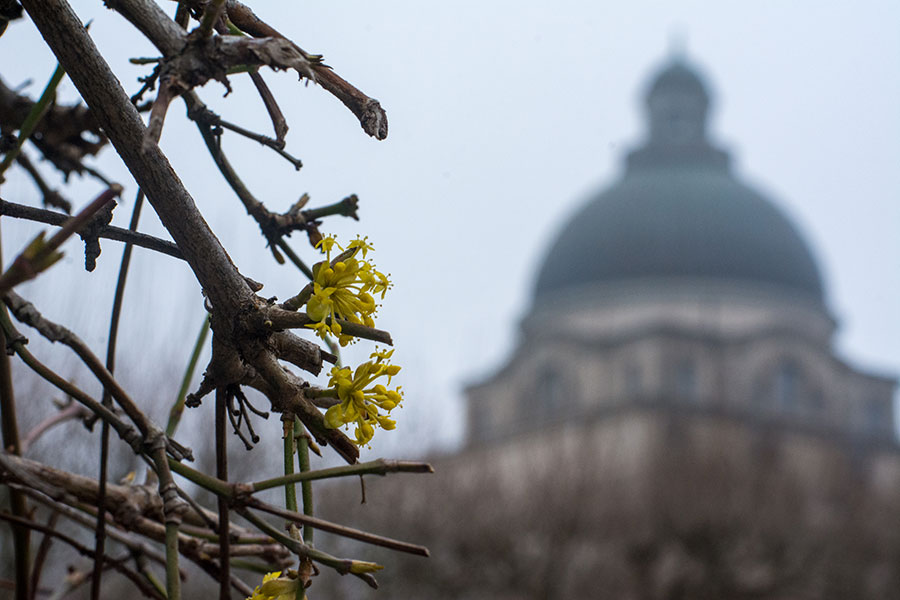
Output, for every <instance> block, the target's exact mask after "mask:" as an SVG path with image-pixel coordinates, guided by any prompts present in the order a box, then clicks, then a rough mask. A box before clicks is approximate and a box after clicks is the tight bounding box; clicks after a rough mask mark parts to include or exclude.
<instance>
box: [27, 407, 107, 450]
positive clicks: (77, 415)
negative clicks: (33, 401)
mask: <svg viewBox="0 0 900 600" xmlns="http://www.w3.org/2000/svg"><path fill="white" fill-rule="evenodd" d="M90 416H91V413H90V411H89V410H87V409H86V408H85V407H84V406H82V405H80V404H77V403H75V402H70V403H69V404H68V406H65V407H63V408H62V410H60V411H59V412H58V413H56V414H53V415H50V416H49V417H47V418H46V419H44V420H43V421H41V422H40V423H38V424H37V425H35V426H34V428H33V429H32V430H31V431H29V432H28V433H27V434H26V435H25V438H24V439H23V440H22V454H27V453H28V449H29V448H31V445H32V444H34V443H35V442H36V441H37V440H38V438H40V437H41V436H42V435H44V434H45V433H46V432H47V431H49V430H50V429H52V428H53V427H55V426H57V425H60V424H62V423H65V422H66V421H71V420H72V419H84V418H87V417H90Z"/></svg>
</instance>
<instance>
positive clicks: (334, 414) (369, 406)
mask: <svg viewBox="0 0 900 600" xmlns="http://www.w3.org/2000/svg"><path fill="white" fill-rule="evenodd" d="M393 353H394V351H393V350H390V351H386V350H381V351H378V350H376V351H375V352H373V353H372V354H371V355H370V356H369V358H373V359H375V360H374V361H373V360H370V361H368V362H364V363H363V364H361V365H359V366H358V367H356V371H355V372H351V370H350V367H343V368H340V367H334V368H332V369H331V379H330V381H329V382H328V386H329V387H330V388H333V389H334V391H335V393H336V394H337V397H338V399H339V400H340V403H338V404H335V405H334V406H332V407H331V408H329V409H328V411H326V413H325V424H326V425H327V426H328V427H331V428H332V429H337V428H338V427H340V426H341V425H349V424H351V423H355V424H356V431H355V437H356V440H355V442H356V444H357V445H359V446H362V445H365V444H368V443H369V441H370V440H371V439H372V436H373V435H375V428H376V427H381V428H382V429H386V430H390V429H393V428H394V427H396V426H397V424H396V423H395V422H394V421H393V420H392V419H391V418H390V417H388V416H386V415H383V414H381V412H380V411H381V410H383V411H386V412H387V413H388V414H390V412H391V410H393V409H394V408H395V407H397V406H398V405H399V404H400V402H402V401H403V393H402V392H401V391H400V387H397V388H396V389H393V390H389V389H387V388H386V387H385V386H384V385H382V384H380V383H379V384H375V385H372V384H373V382H374V381H375V380H376V379H378V378H379V377H387V384H388V385H390V384H391V379H392V378H393V377H394V375H396V374H397V373H398V372H399V371H400V367H399V366H398V365H391V364H388V362H387V360H388V359H389V358H390V357H391V355H392V354H393Z"/></svg>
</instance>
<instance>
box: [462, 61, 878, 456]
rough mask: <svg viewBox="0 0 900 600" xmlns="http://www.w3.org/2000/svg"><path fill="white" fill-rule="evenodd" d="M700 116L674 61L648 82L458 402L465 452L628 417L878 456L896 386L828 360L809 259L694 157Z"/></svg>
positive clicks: (689, 77)
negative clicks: (633, 144) (626, 133)
mask: <svg viewBox="0 0 900 600" xmlns="http://www.w3.org/2000/svg"><path fill="white" fill-rule="evenodd" d="M709 108H710V94H709V92H708V90H707V86H706V85H705V83H704V81H703V80H702V78H701V77H700V76H699V75H698V73H697V71H696V70H695V69H694V68H693V67H691V66H690V65H688V64H687V63H686V62H685V61H684V60H683V59H681V58H675V59H673V60H671V61H670V62H669V64H667V65H665V66H664V67H663V68H662V69H661V70H660V71H659V72H658V73H656V75H655V76H654V77H653V78H652V80H651V82H650V85H649V87H648V89H647V92H646V95H645V98H644V109H645V112H646V117H647V134H646V139H645V141H644V142H643V144H642V145H641V146H640V147H638V148H637V149H635V150H633V151H632V152H630V153H629V154H628V155H627V157H626V160H625V166H624V170H623V171H624V172H623V173H622V175H621V177H619V178H618V180H617V181H615V182H614V183H613V184H612V185H611V186H609V187H607V188H606V189H603V190H601V191H600V192H599V193H597V194H596V195H595V196H593V197H592V198H590V199H589V201H588V202H587V203H586V204H585V205H584V206H583V207H581V209H579V210H578V211H577V212H576V214H575V215H574V216H573V217H572V218H571V219H570V220H569V222H568V223H567V224H566V225H565V226H564V227H563V229H562V231H561V232H560V233H559V235H558V237H557V239H556V241H555V243H554V244H553V245H552V247H551V248H550V250H549V252H548V253H547V255H546V258H545V259H544V263H543V265H542V267H541V269H540V271H539V274H538V277H537V284H536V286H535V289H534V299H533V304H532V307H531V310H530V312H529V314H528V315H527V316H526V317H525V318H524V319H523V322H522V336H521V341H520V343H519V345H518V350H517V351H516V352H515V355H514V356H513V357H512V358H511V360H510V361H509V363H508V364H507V365H506V366H505V367H504V368H503V369H501V370H500V372H498V373H497V374H496V375H495V376H494V377H492V378H491V379H489V380H488V381H486V382H484V383H481V384H479V385H476V386H473V387H470V388H469V389H468V397H469V439H470V441H471V443H474V444H478V443H484V442H490V441H497V440H500V439H504V438H507V437H508V436H512V435H516V434H519V433H523V432H526V431H532V430H534V429H536V428H543V427H546V426H548V425H552V424H554V423H559V422H565V421H572V420H576V421H579V422H583V421H584V420H585V419H588V418H593V417H602V416H604V415H607V414H610V412H611V411H615V410H622V409H627V408H629V407H635V406H644V407H654V406H655V407H661V408H667V409H672V408H676V409H683V410H690V411H701V412H715V413H720V414H724V415H731V416H734V417H740V418H749V419H753V420H756V421H762V422H766V423H769V424H772V425H779V426H781V425H789V426H796V427H803V428H814V429H817V430H821V431H823V432H832V433H840V434H841V435H849V436H852V437H861V438H865V439H876V440H886V441H891V440H893V439H894V417H893V408H892V407H893V393H894V387H895V383H896V382H895V380H894V379H893V378H889V377H883V376H878V375H874V374H869V373H866V372H864V371H861V370H859V369H856V368H854V367H852V366H850V365H848V364H847V363H846V362H844V361H843V360H841V359H840V358H838V357H837V356H836V355H835V353H834V350H833V348H832V337H833V334H834V330H835V320H834V318H833V317H832V316H831V314H830V312H829V310H828V307H827V304H826V295H825V290H824V285H823V278H822V274H821V272H820V269H819V266H818V264H817V262H816V260H815V257H814V255H813V252H812V250H811V249H810V247H809V245H808V244H807V242H806V241H805V240H804V239H803V237H802V235H801V234H800V232H799V231H798V230H797V228H796V226H795V225H794V224H793V223H792V222H791V221H790V219H788V218H787V216H786V215H785V214H784V213H783V212H782V211H781V210H780V209H779V208H778V207H777V205H776V204H775V203H774V202H773V201H772V200H770V199H769V198H767V197H766V196H765V195H763V194H762V193H760V192H759V191H757V190H755V189H754V188H753V187H751V186H750V185H748V184H746V183H745V182H743V181H741V180H740V178H738V177H737V176H736V175H735V173H734V171H733V169H732V166H731V161H730V157H729V155H728V153H727V152H725V151H723V150H721V149H719V148H717V147H716V146H715V145H714V144H713V143H712V142H711V141H710V139H709V136H708V132H707V123H708V115H709Z"/></svg>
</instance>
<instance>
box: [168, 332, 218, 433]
mask: <svg viewBox="0 0 900 600" xmlns="http://www.w3.org/2000/svg"><path fill="white" fill-rule="evenodd" d="M207 335H209V317H206V319H204V320H203V326H202V327H201V328H200V334H199V335H198V336H197V341H196V342H195V343H194V351H193V352H192V353H191V359H190V360H189V361H188V365H187V369H185V371H184V377H183V378H182V380H181V388H180V389H179V390H178V397H177V398H176V399H175V404H173V405H172V409H171V410H170V411H169V422H168V423H167V424H166V435H167V436H169V437H172V436H173V435H175V430H176V429H178V423H180V422H181V415H182V414H184V399H185V398H186V397H187V392H188V388H189V387H190V385H191V380H192V379H193V378H194V371H196V370H197V362H198V361H199V360H200V354H201V353H202V352H203V344H204V343H205V342H206V337H207Z"/></svg>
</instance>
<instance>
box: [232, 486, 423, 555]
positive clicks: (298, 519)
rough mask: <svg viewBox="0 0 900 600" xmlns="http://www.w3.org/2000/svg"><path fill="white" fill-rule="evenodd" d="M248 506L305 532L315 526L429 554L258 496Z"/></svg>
mask: <svg viewBox="0 0 900 600" xmlns="http://www.w3.org/2000/svg"><path fill="white" fill-rule="evenodd" d="M247 506H249V507H251V508H255V509H257V510H261V511H263V512H267V513H269V514H272V515H275V516H276V517H281V518H282V519H286V520H288V521H290V522H293V523H298V524H300V525H303V530H304V532H305V531H306V530H307V529H310V528H315V529H319V530H321V531H327V532H328V533H333V534H335V535H339V536H341V537H345V538H350V539H354V540H358V541H360V542H365V543H366V544H372V545H373V546H381V547H382V548H390V549H391V550H396V551H398V552H406V553H407V554H415V555H416V556H429V553H428V548H426V547H425V546H419V545H417V544H410V543H407V542H401V541H399V540H394V539H391V538H387V537H384V536H380V535H375V534H374V533H368V532H366V531H360V530H359V529H353V528H352V527H346V526H344V525H337V524H335V523H331V522H329V521H325V520H323V519H317V518H316V517H313V516H310V515H304V514H300V513H298V512H296V511H291V510H285V509H283V508H278V507H277V506H272V505H270V504H267V503H265V502H262V501H260V500H257V499H256V498H252V499H250V500H249V501H248V502H247ZM304 542H305V543H307V545H309V543H308V542H307V541H306V539H304Z"/></svg>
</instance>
